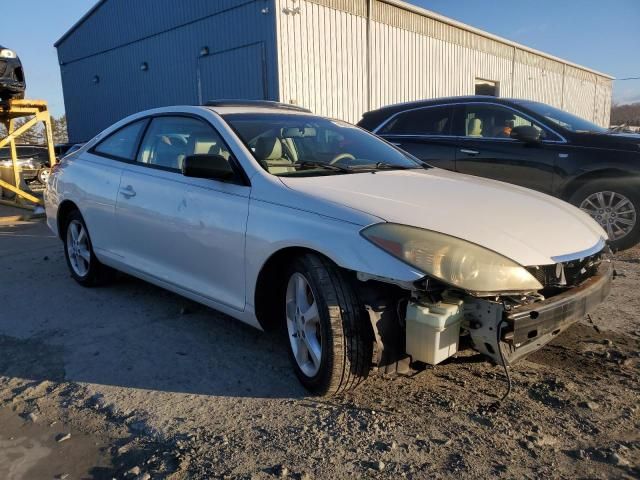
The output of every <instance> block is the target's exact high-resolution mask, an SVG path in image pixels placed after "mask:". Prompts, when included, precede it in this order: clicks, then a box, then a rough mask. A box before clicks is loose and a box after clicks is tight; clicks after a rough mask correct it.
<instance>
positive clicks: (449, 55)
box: [371, 22, 512, 109]
mask: <svg viewBox="0 0 640 480" xmlns="http://www.w3.org/2000/svg"><path fill="white" fill-rule="evenodd" d="M371 29H372V52H373V54H372V61H371V74H372V89H371V108H372V109H373V108H378V107H381V106H384V105H388V104H391V103H398V102H406V101H411V100H418V99H422V98H437V97H446V96H452V95H469V94H472V93H473V92H474V89H475V79H476V77H477V78H482V79H487V80H495V81H498V82H500V91H501V95H503V96H507V95H511V68H512V61H511V60H510V59H508V58H505V57H502V56H496V55H493V54H490V53H487V52H484V51H479V50H474V49H472V48H470V47H465V46H462V45H460V44H455V43H451V42H446V41H444V40H441V39H438V38H433V37H429V36H426V35H422V34H419V33H415V32H412V31H407V30H404V29H401V28H398V27H392V26H390V25H386V24H382V23H379V22H372V27H371Z"/></svg>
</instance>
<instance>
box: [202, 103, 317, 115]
mask: <svg viewBox="0 0 640 480" xmlns="http://www.w3.org/2000/svg"><path fill="white" fill-rule="evenodd" d="M204 108H208V109H209V110H212V111H214V112H216V113H217V114H218V115H227V114H230V113H274V114H287V115H313V113H309V112H303V111H298V110H288V109H284V108H275V107H273V108H272V107H253V106H240V105H239V106H219V107H218V106H216V107H208V106H207V107H204Z"/></svg>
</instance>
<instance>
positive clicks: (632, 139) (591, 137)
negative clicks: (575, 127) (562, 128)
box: [573, 132, 640, 158]
mask: <svg viewBox="0 0 640 480" xmlns="http://www.w3.org/2000/svg"><path fill="white" fill-rule="evenodd" d="M573 143H575V144H576V145H581V146H585V147H597V148H608V149H612V150H626V151H630V152H635V153H638V154H640V134H637V133H617V132H607V133H574V134H573ZM639 158H640V156H639Z"/></svg>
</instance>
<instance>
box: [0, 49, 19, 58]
mask: <svg viewBox="0 0 640 480" xmlns="http://www.w3.org/2000/svg"><path fill="white" fill-rule="evenodd" d="M0 58H16V52H14V51H13V50H9V49H8V48H3V49H2V50H0Z"/></svg>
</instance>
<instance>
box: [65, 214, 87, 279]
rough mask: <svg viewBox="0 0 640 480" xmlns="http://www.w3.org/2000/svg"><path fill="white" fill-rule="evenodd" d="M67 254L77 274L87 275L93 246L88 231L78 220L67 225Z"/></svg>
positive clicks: (80, 275)
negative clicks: (90, 243)
mask: <svg viewBox="0 0 640 480" xmlns="http://www.w3.org/2000/svg"><path fill="white" fill-rule="evenodd" d="M67 254H68V255H69V263H70V264H71V268H73V271H74V272H75V274H76V275H78V276H79V277H85V276H86V275H87V274H88V273H89V266H90V265H91V247H90V246H89V236H88V235H87V231H86V229H85V227H84V225H83V224H82V223H81V222H79V221H78V220H72V221H71V222H70V223H69V226H68V227H67Z"/></svg>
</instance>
